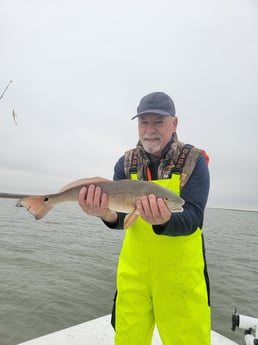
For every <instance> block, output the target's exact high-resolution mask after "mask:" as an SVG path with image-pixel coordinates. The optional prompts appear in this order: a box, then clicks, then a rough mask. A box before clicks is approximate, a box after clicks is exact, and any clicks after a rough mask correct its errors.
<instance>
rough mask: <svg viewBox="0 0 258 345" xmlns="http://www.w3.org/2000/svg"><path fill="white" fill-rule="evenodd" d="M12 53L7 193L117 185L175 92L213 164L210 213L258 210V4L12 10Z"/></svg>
mask: <svg viewBox="0 0 258 345" xmlns="http://www.w3.org/2000/svg"><path fill="white" fill-rule="evenodd" d="M0 43H1V44H0V45H1V52H0V94H1V93H2V91H3V90H4V89H5V87H6V85H7V84H8V82H9V80H13V83H11V84H10V87H9V89H8V90H7V92H6V93H5V95H4V97H3V98H2V100H0V192H20V193H48V192H56V191H58V190H59V189H60V188H61V187H62V186H63V185H65V184H67V183H68V182H70V181H72V180H75V179H78V178H82V177H93V176H103V177H106V178H112V176H113V166H114V164H115V162H116V161H117V159H118V158H119V157H120V156H121V155H122V154H123V153H124V151H125V150H127V149H129V148H132V147H134V145H135V144H136V142H137V140H138V133H137V121H131V117H132V116H133V115H134V114H135V112H136V107H137V104H138V102H139V100H140V98H141V97H142V96H144V95H145V94H147V93H149V92H153V91H164V92H167V93H169V94H170V95H171V97H172V98H173V99H174V102H175V104H176V110H177V115H178V117H179V126H178V135H179V138H180V140H182V141H184V142H188V143H191V144H194V145H195V146H197V147H200V148H203V149H205V150H206V151H207V152H208V154H209V156H210V164H209V167H210V174H211V190H210V197H209V202H208V206H210V207H229V208H243V209H252V210H258V182H257V181H258V179H257V172H258V158H257V157H258V154H257V149H258V139H257V128H258V1H257V0H195V1H192V0H180V1H176V0H159V1H157V0H155V1H154V0H142V1H141V0H130V1H123V0H109V1H107V0H99V1H98V0H96V1H87V0H72V1H67V0H0ZM13 109H14V111H15V113H16V114H17V123H18V124H17V125H15V123H14V120H13V118H12V110H13Z"/></svg>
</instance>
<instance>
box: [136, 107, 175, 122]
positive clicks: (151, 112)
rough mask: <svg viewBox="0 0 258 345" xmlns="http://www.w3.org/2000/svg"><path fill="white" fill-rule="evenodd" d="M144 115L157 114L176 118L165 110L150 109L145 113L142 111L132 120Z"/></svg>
mask: <svg viewBox="0 0 258 345" xmlns="http://www.w3.org/2000/svg"><path fill="white" fill-rule="evenodd" d="M144 114H155V115H162V116H175V115H174V114H170V113H168V112H167V111H164V110H159V109H148V110H145V111H142V112H141V113H139V114H137V115H135V116H134V117H132V118H131V120H134V119H136V117H139V116H141V115H144Z"/></svg>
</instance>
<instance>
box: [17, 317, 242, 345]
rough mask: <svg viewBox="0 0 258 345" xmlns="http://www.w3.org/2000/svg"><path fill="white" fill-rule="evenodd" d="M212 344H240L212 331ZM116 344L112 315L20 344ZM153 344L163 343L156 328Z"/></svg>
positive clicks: (159, 344)
mask: <svg viewBox="0 0 258 345" xmlns="http://www.w3.org/2000/svg"><path fill="white" fill-rule="evenodd" d="M211 338H212V341H211V344H212V345H238V344H237V343H235V342H233V341H232V340H230V339H228V338H226V337H224V336H222V335H221V334H219V333H217V332H214V331H212V333H211ZM97 344H103V345H114V330H113V328H112V326H111V324H110V315H105V316H102V317H100V318H97V319H94V320H90V321H87V322H84V323H81V324H79V325H76V326H73V327H69V328H66V329H64V330H61V331H57V332H54V333H50V334H48V335H45V336H42V337H39V338H35V339H32V340H29V341H26V342H23V343H20V344H18V345H97ZM152 345H162V342H161V340H160V337H159V334H158V331H157V329H156V328H155V331H154V336H153V341H152Z"/></svg>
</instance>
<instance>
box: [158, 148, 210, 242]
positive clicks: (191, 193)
mask: <svg viewBox="0 0 258 345" xmlns="http://www.w3.org/2000/svg"><path fill="white" fill-rule="evenodd" d="M209 188H210V176H209V170H208V166H207V163H206V161H205V158H204V157H203V155H200V156H199V158H198V160H197V162H196V166H195V168H194V170H193V173H192V175H191V176H190V178H189V180H188V182H187V183H186V185H185V186H184V187H183V188H182V191H181V194H180V196H181V197H182V198H183V199H184V200H185V204H184V205H183V208H184V211H183V212H181V213H172V214H171V218H170V220H169V221H168V222H167V223H166V224H165V225H153V231H154V232H155V233H156V234H159V235H168V236H183V235H190V234H192V233H193V232H194V231H195V230H196V229H197V228H198V227H200V228H202V225H203V217H204V209H205V206H206V203H207V200H208V194H209Z"/></svg>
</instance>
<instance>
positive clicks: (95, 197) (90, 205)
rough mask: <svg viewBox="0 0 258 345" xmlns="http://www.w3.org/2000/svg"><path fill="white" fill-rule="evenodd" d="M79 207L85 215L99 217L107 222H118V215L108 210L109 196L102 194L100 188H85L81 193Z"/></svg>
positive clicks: (93, 186) (91, 186)
mask: <svg viewBox="0 0 258 345" xmlns="http://www.w3.org/2000/svg"><path fill="white" fill-rule="evenodd" d="M79 205H80V206H81V208H82V210H83V211H84V212H85V213H87V214H89V215H92V216H95V217H99V218H101V219H103V220H104V221H105V222H108V223H115V222H116V221H117V217H118V216H117V213H116V212H114V211H112V210H110V209H109V208H108V196H107V194H106V193H102V191H101V188H100V187H96V186H95V185H90V186H89V187H88V188H86V187H83V188H82V189H81V190H80V193H79Z"/></svg>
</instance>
